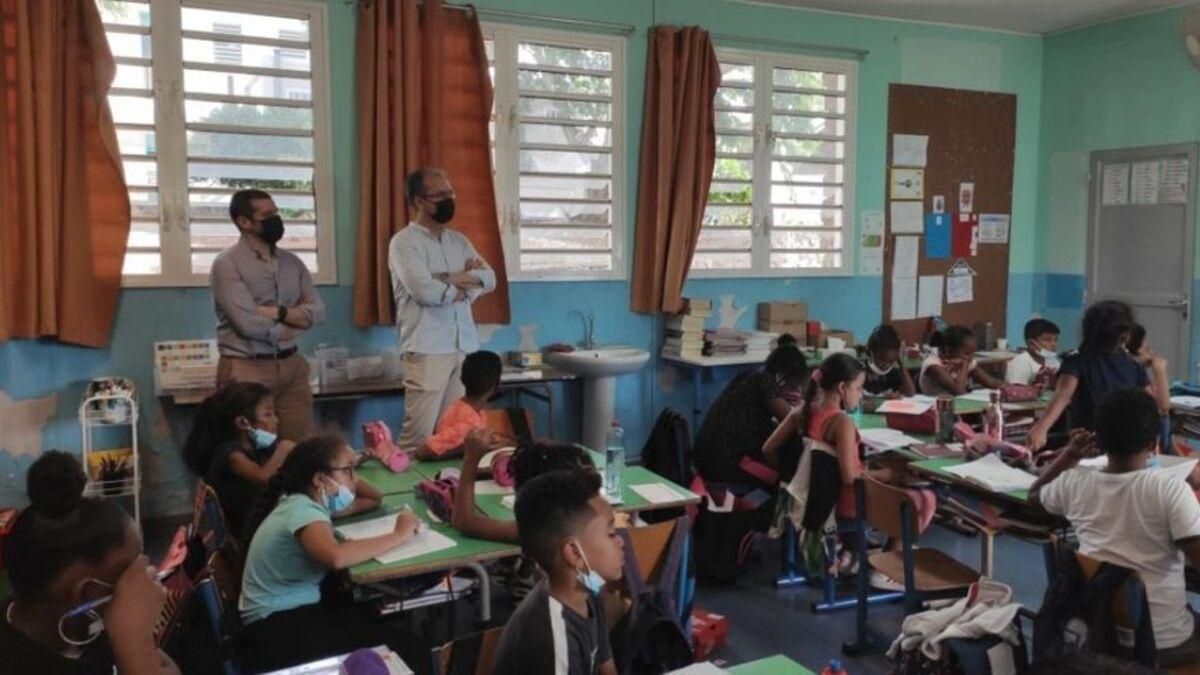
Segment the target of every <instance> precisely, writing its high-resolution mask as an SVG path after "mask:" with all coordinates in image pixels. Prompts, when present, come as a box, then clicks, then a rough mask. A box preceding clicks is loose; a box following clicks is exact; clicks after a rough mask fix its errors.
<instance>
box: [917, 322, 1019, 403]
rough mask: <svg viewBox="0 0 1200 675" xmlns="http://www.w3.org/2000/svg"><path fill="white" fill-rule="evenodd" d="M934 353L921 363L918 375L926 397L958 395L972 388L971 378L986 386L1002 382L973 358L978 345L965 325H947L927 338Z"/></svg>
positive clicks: (991, 386)
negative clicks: (947, 326)
mask: <svg viewBox="0 0 1200 675" xmlns="http://www.w3.org/2000/svg"><path fill="white" fill-rule="evenodd" d="M929 346H930V347H933V348H934V353H932V354H930V355H929V356H927V357H925V361H924V362H923V363H921V375H920V377H919V378H918V379H919V382H920V385H921V393H922V394H926V395H928V396H941V395H943V394H948V395H951V396H961V395H963V394H965V393H967V392H968V391H970V390H971V380H972V379H974V380H975V381H976V382H978V383H979V384H980V385H982V386H984V387H987V388H988V389H999V388H1000V387H1001V386H1003V384H1004V383H1003V382H1001V381H1000V380H997V379H996V378H995V377H992V375H991V374H989V373H988V372H987V371H986V370H984V369H983V368H980V367H979V363H978V362H977V361H975V351H976V349H978V344H977V343H976V341H975V333H973V332H971V329H970V328H967V327H966V326H950V327H949V328H947V329H946V330H944V331H938V332H937V333H934V334H933V337H931V338H930V339H929Z"/></svg>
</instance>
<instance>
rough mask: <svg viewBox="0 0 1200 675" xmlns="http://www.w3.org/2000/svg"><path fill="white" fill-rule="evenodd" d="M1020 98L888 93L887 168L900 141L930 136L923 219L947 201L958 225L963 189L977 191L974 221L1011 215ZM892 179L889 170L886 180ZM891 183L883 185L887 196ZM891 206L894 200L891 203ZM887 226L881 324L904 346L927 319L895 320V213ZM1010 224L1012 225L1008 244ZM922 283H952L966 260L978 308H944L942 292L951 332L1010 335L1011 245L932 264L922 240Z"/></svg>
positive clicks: (896, 87) (933, 91) (915, 89)
mask: <svg viewBox="0 0 1200 675" xmlns="http://www.w3.org/2000/svg"><path fill="white" fill-rule="evenodd" d="M1016 121H1017V97H1016V95H1014V94H1000V93H991V92H980V91H967V90H961V89H943V88H938V87H923V86H916V85H904V84H893V85H891V87H890V89H889V92H888V136H887V146H888V151H887V153H888V167H885V169H890V167H892V166H893V165H894V162H893V157H892V153H893V143H892V139H893V136H894V135H895V134H914V135H921V136H928V138H929V140H928V146H927V149H926V164H925V167H924V196H923V198H922V199H923V204H922V213H923V214H928V213H932V212H933V210H934V209H933V199H934V197H935V196H938V195H941V196H943V197H944V198H945V212H946V213H947V214H948V215H949V218H950V222H951V223H953V222H954V221H955V220H956V219H957V216H958V213H959V187H960V185H961V184H963V183H973V184H974V191H973V192H974V194H973V202H974V204H973V208H972V211H973V213H976V214H1004V215H1010V214H1011V213H1012V186H1013V155H1014V148H1015V144H1016ZM888 175H890V172H889V171H887V170H885V177H886V176H888ZM889 187H890V180H887V179H885V190H887V189H888V188H889ZM887 198H888V199H887V201H888V202H889V203H890V201H891V194H888V195H887ZM884 214H885V216H884V217H885V219H886V229H885V234H886V236H885V251H884V267H883V275H884V277H883V319H884V321H887V322H890V323H892V324H893V325H895V326H896V329H897V330H898V331H899V332H900V336H901V338H902V339H903V340H905V341H908V342H913V341H918V340H920V339H921V338H923V337H924V335H925V332H926V329H927V326H928V322H929V319H928V317H924V316H919V317H918V318H916V319H902V320H893V319H892V316H891V313H892V291H893V288H892V287H893V282H892V269H893V266H894V265H895V250H896V236H897V235H896V234H895V233H894V232H893V231H892V230H893V223H892V220H891V214H890V209H889V208H885V209H884ZM1011 232H1012V224H1011V220H1010V222H1009V236H1011ZM918 238H919V240H920V250H919V253H918V257H917V274H918V275H922V276H925V275H942V276H943V277H944V276H945V275H946V273H947V272H948V271H950V269H951V267H952V266H953V265H954V264H955V263H956V262H957V261H958V260H960V259H961V260H963V261H965V262H966V264H967V265H968V266H969V267H970V268H971V270H972V271H973V272H974V277H973V279H974V283H973V296H974V298H973V300H972V301H971V302H961V303H946V302H945V291H944V290H943V304H942V318H943V319H944V320H945V321H946V322H947V323H949V324H962V325H966V326H969V327H974V326H975V325H976V324H977V323H980V322H989V321H990V322H991V323H992V324H993V325H994V326H995V328H996V335H1000V336H1003V335H1006V334H1007V333H1006V326H1005V316H1006V315H1007V305H1008V249H1009V244H1008V243H1003V244H999V243H983V242H980V243H979V245H978V246H977V249H976V250H977V253H976V255H974V256H955V255H950V256H949V257H947V258H935V259H930V258H928V257H926V253H927V246H926V238H925V236H924V235H923V234H922V235H920V236H919V237H918Z"/></svg>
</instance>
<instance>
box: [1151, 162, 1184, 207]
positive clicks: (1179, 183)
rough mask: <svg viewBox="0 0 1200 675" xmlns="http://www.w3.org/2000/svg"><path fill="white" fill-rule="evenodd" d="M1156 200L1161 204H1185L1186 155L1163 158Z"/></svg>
mask: <svg viewBox="0 0 1200 675" xmlns="http://www.w3.org/2000/svg"><path fill="white" fill-rule="evenodd" d="M1161 183H1162V184H1161V185H1160V186H1159V189H1158V201H1160V202H1162V203H1163V204H1186V203H1187V193H1188V160H1187V158H1186V157H1179V158H1175V159H1165V160H1163V163H1162V181H1161Z"/></svg>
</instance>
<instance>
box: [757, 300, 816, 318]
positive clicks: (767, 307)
mask: <svg viewBox="0 0 1200 675" xmlns="http://www.w3.org/2000/svg"><path fill="white" fill-rule="evenodd" d="M807 319H808V304H807V303H803V302H760V303H758V320H759V321H760V322H761V321H764V320H765V321H770V322H775V321H788V322H803V321H805V320H807Z"/></svg>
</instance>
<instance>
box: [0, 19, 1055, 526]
mask: <svg viewBox="0 0 1200 675" xmlns="http://www.w3.org/2000/svg"><path fill="white" fill-rule="evenodd" d="M477 4H478V5H479V6H481V7H496V8H503V9H505V10H511V11H518V12H529V13H537V14H550V15H555V16H562V17H573V18H589V19H599V20H604V21H616V22H624V23H631V24H634V25H636V26H637V32H636V33H635V34H634V35H632V36H630V38H629V40H628V43H627V59H626V62H627V67H628V73H627V80H626V91H627V100H628V101H629V109H628V111H627V113H626V115H627V121H628V125H629V126H628V133H627V134H626V137H627V139H628V153H627V158H628V162H627V164H628V165H627V167H626V171H627V175H628V185H629V186H631V187H630V193H629V199H628V200H627V201H628V204H629V208H628V213H627V214H626V227H627V229H628V232H629V233H628V235H627V239H626V241H632V240H633V217H634V210H635V208H636V199H635V197H636V185H637V180H636V177H637V163H638V155H637V150H638V146H639V142H640V124H641V111H642V102H643V86H644V71H645V54H646V28H647V27H648V26H652V25H654V24H656V23H673V24H699V25H702V26H704V27H706V28H708V29H710V30H712V31H714V32H719V33H727V34H734V35H739V36H744V37H749V38H758V39H763V38H770V39H780V40H789V41H800V42H814V43H823V44H832V45H840V46H846V47H856V48H863V49H869V50H870V52H871V53H870V55H869V56H868V57H867V58H866V60H864V61H863V62H862V64H861V66H860V70H859V101H858V129H857V131H858V136H857V152H856V174H855V177H854V180H855V186H856V190H855V192H856V195H857V203H856V205H855V210H856V212H857V213H861V212H862V211H866V210H880V209H882V208H883V207H884V175H885V174H884V171H885V166H884V162H885V159H886V142H887V139H886V138H885V136H886V128H887V120H886V115H887V90H888V85H889V83H892V82H898V83H907V84H927V85H933V86H945V87H961V88H971V89H980V90H988V91H1003V92H1010V93H1015V94H1017V96H1018V110H1017V147H1016V166H1015V174H1014V190H1013V213H1012V216H1013V217H1012V242H1013V244H1012V259H1011V278H1010V291H1009V311H1008V322H1009V325H1010V326H1015V327H1016V331H1019V327H1020V325H1021V324H1022V323H1023V322H1024V320H1025V319H1026V318H1027V317H1028V316H1029V314H1030V313H1031V312H1032V311H1034V310H1035V309H1036V307H1035V297H1037V292H1036V290H1035V287H1036V282H1037V279H1039V278H1040V277H1039V276H1038V275H1037V274H1035V270H1036V269H1038V268H1037V267H1036V255H1035V250H1036V241H1035V236H1034V233H1035V228H1034V223H1035V216H1036V215H1037V205H1038V204H1037V197H1036V194H1037V189H1036V188H1037V184H1038V174H1039V171H1040V167H1039V161H1038V148H1039V142H1040V134H1039V119H1040V116H1041V107H1042V103H1041V100H1042V97H1043V86H1042V61H1043V47H1042V40H1041V39H1040V38H1037V37H1032V36H1021V35H1013V34H1006V33H998V32H990V31H982V30H973V29H957V28H948V27H940V26H931V25H924V24H918V23H908V22H896V21H885V20H876V19H865V18H855V17H848V16H841V15H834V14H826V13H817V12H807V11H800V10H792V9H785V8H779V7H764V6H760V5H754V4H750V3H745V2H736V1H730V0H703V1H700V0H659V1H658V2H657V3H651V2H646V1H643V0H614V1H613V2H609V3H592V2H584V1H583V0H571V1H569V2H568V1H565V0H480V1H479V2H478V3H477ZM354 28H355V18H354V9H353V7H352V6H351V5H350V4H349V3H346V2H343V1H342V0H329V30H330V33H331V36H330V37H331V50H330V57H331V59H332V62H331V67H332V74H333V77H332V87H333V91H332V94H333V97H332V100H333V132H334V138H333V140H334V164H335V175H336V185H335V198H336V200H337V203H336V216H337V220H336V223H335V227H336V230H337V244H338V251H337V258H338V272H339V279H340V283H339V284H338V285H336V286H323V287H321V288H320V291H321V293H322V294H323V296H324V298H325V301H326V304H327V305H328V307H329V318H328V320H327V322H326V323H325V324H324V325H322V326H320V327H318V328H317V329H316V330H314V331H312V333H311V334H310V335H308V336H306V337H305V338H304V340H303V341H302V346H303V347H304V348H305V349H309V350H311V349H312V348H313V347H314V346H315V345H316V344H318V343H321V342H329V343H341V344H344V345H346V346H348V347H350V348H351V349H352V350H364V349H368V348H381V347H388V346H392V345H394V343H395V332H394V330H392V329H390V328H375V329H368V330H361V329H357V328H355V327H354V326H353V323H352V321H351V293H352V289H351V286H350V284H351V280H352V277H353V272H352V271H353V257H354V228H355V222H356V216H357V213H356V204H355V202H356V198H357V194H358V186H357V170H356V169H357V163H356V161H355V148H356V146H357V142H356V138H357V136H356V130H355V128H354V124H355V120H354V117H355V116H354V109H353V101H354V92H353V81H354V63H353V53H354V50H353V49H352V45H353V43H354ZM731 46H744V45H731ZM978 189H980V190H982V189H986V186H978ZM857 220H858V218H857V217H856V218H855V221H856V223H857ZM630 259H632V256H630ZM568 284H569V287H568ZM685 290H686V293H687V294H692V295H697V296H705V297H712V298H714V299H717V298H718V297H719V296H721V295H726V294H729V295H732V296H733V298H734V302H735V305H736V306H737V307H746V308H749V309H748V310H747V311H746V312H744V313H743V314H742V315H741V317H740V319H739V321H738V324H737V325H738V326H739V327H743V328H748V327H751V326H752V323H753V321H754V309H753V306H754V304H755V303H757V302H759V301H762V300H772V299H785V298H786V299H803V300H806V301H808V303H809V306H810V314H811V315H813V316H814V317H816V318H819V319H822V320H824V321H826V322H828V323H829V324H830V325H832V326H834V327H839V328H846V329H849V330H852V331H854V333H855V334H856V335H857V336H864V337H865V335H866V334H867V333H868V332H869V331H870V329H871V328H872V327H873V326H874V325H875V324H876V323H877V322H878V320H879V318H880V317H881V315H882V309H881V304H880V301H881V296H882V284H881V279H880V278H879V277H863V276H857V275H852V276H847V277H838V278H794V279H736V280H692V281H690V282H689V283H688V285H687V288H686V289H685ZM510 293H511V299H512V306H513V320H512V325H510V326H505V327H500V328H498V329H496V330H495V331H494V332H491V331H488V330H485V331H484V333H485V336H486V334H487V333H488V332H491V335H490V339H489V340H488V341H487V342H486V344H485V347H487V348H490V349H493V350H496V351H503V350H507V349H511V348H514V347H515V346H516V344H517V338H518V335H517V330H518V327H519V326H523V325H537V326H538V327H539V328H538V331H537V339H538V341H539V343H540V344H542V345H545V344H548V343H550V342H555V341H562V342H572V343H574V342H579V341H580V340H581V339H582V338H583V334H584V329H583V324H582V322H581V320H580V319H579V318H578V317H575V316H571V314H570V313H571V312H572V311H573V310H587V309H594V310H595V312H596V333H597V337H598V339H599V340H600V341H601V342H602V343H608V344H614V343H617V344H627V345H633V346H637V347H642V348H646V349H649V350H650V351H652V352H656V351H657V348H658V340H659V334H660V333H661V321H660V320H659V319H657V318H655V317H648V316H642V315H634V314H632V313H630V312H629V310H628V307H629V284H628V282H627V281H605V282H560V283H549V282H526V283H514V284H512V286H511V288H510ZM210 305H211V300H210V296H209V294H208V291H207V290H206V289H155V290H147V289H130V290H126V291H124V292H123V293H122V297H121V302H120V307H119V310H118V314H117V320H116V326H115V329H114V332H113V341H112V346H110V347H109V348H107V349H102V350H90V349H81V348H76V347H70V346H64V345H59V344H55V343H52V342H48V341H28V340H24V341H22V340H14V341H9V342H6V343H0V390H3V391H7V392H8V394H9V395H10V396H12V397H13V398H15V399H26V398H31V397H42V396H48V395H56V396H57V406H56V411H55V413H54V415H53V417H52V419H51V420H50V422H49V423H48V424H47V425H46V427H45V428H44V437H43V438H42V439H41V443H40V444H38V446H37V447H43V448H52V447H54V448H64V449H70V450H78V448H79V447H80V438H79V432H78V425H77V422H76V421H75V413H76V407H77V406H78V402H79V400H80V396H81V394H82V391H83V389H84V387H85V386H86V383H87V381H88V380H89V379H90V378H92V377H96V376H102V375H110V374H115V375H123V376H127V377H132V378H133V379H134V381H135V382H136V383H137V385H138V388H139V390H140V391H141V414H142V423H141V427H140V429H141V434H142V449H143V454H144V456H145V457H146V459H145V468H146V482H147V503H146V507H147V512H148V513H150V514H163V513H175V512H180V511H183V510H186V509H187V508H188V502H187V496H188V495H189V494H190V486H191V484H192V482H193V479H192V478H191V477H190V476H189V475H188V473H187V471H186V469H184V467H183V465H182V463H181V461H180V459H179V451H178V447H179V444H180V442H181V440H182V437H183V434H184V433H185V432H186V427H187V424H188V412H187V411H186V410H177V409H172V408H170V407H168V406H165V405H164V404H163V403H162V402H160V401H159V400H156V399H155V398H154V397H153V380H152V364H151V359H150V356H151V349H152V345H153V343H154V342H155V341H159V340H171V339H184V338H193V337H198V336H210V335H211V334H212V330H213V318H212V313H211V306H210ZM1010 334H1011V335H1016V332H1015V331H1014V330H1012V329H1010ZM727 377H728V374H722V375H721V376H719V377H718V380H717V381H716V382H707V383H706V384H705V385H704V392H703V395H704V399H705V400H709V399H711V397H712V396H714V395H715V394H716V393H717V392H718V391H719V389H720V387H721V386H722V385H723V383H724V379H725V378H727ZM691 391H692V390H691V386H690V383H689V382H688V381H685V380H683V379H682V378H681V377H679V374H678V373H677V372H676V371H675V370H674V369H673V368H671V367H667V366H663V365H660V364H659V363H658V362H657V360H654V361H652V362H651V365H650V366H649V367H647V368H646V369H645V370H644V371H642V372H641V373H639V374H637V375H634V376H629V377H626V378H623V379H622V380H621V382H620V385H619V390H618V404H617V414H618V416H619V417H620V418H621V420H622V422H623V423H624V424H625V425H626V427H627V439H628V441H627V442H628V444H629V447H630V448H631V449H632V450H633V451H634V452H635V453H636V451H637V450H638V449H640V447H641V445H642V443H643V441H644V439H645V437H646V436H647V434H648V433H649V430H650V428H651V426H652V425H653V422H654V419H655V417H656V416H657V414H658V411H659V410H660V409H661V408H662V407H663V406H665V405H672V406H675V407H677V408H678V409H680V410H684V411H686V410H688V409H690V406H691V403H690V402H691ZM557 392H558V395H559V398H558V401H559V405H560V408H559V409H560V410H563V411H565V414H562V415H560V417H561V418H562V419H561V420H560V421H559V424H558V425H557V426H556V428H555V429H553V430H549V431H548V430H547V429H546V428H545V427H544V426H541V425H539V426H540V428H539V433H548V432H549V433H553V434H554V435H556V436H559V437H562V438H568V439H573V438H577V437H578V428H579V420H578V417H579V405H580V396H579V392H578V388H577V387H576V386H574V385H562V386H558V387H557ZM2 404H3V401H2V400H0V405H2ZM531 405H535V406H536V405H537V404H531ZM535 409H537V410H538V411H539V413H540V412H541V411H540V409H538V408H535ZM0 412H2V411H0ZM320 412H321V414H322V418H323V419H324V420H325V421H333V422H337V423H340V424H341V425H342V426H343V427H344V428H349V429H356V428H357V427H358V425H359V424H360V423H361V422H362V421H363V420H366V419H379V418H382V419H385V420H388V421H389V422H391V423H393V424H398V422H399V420H400V419H401V416H402V412H403V399H402V398H400V397H380V398H375V399H372V400H369V401H364V402H361V403H358V404H347V403H339V404H336V405H325V406H322V408H321V410H320ZM543 416H544V415H543ZM2 419H3V416H2V415H0V420H2ZM3 431H4V430H3V429H2V428H0V504H7V503H14V502H17V503H19V502H22V501H23V498H24V497H23V494H22V492H23V476H24V470H25V469H26V468H27V467H28V466H29V464H30V463H31V462H32V461H33V457H34V455H35V452H33V451H30V448H32V447H33V445H34V444H33V443H32V442H30V439H28V438H22V439H20V440H21V441H22V442H20V443H16V442H11V441H12V439H9V440H10V442H9V443H8V447H3V446H4V445H5V444H4V442H3V440H4V438H5V436H4V435H3ZM355 436H357V434H355ZM33 440H36V439H33ZM14 448H15V450H14Z"/></svg>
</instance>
